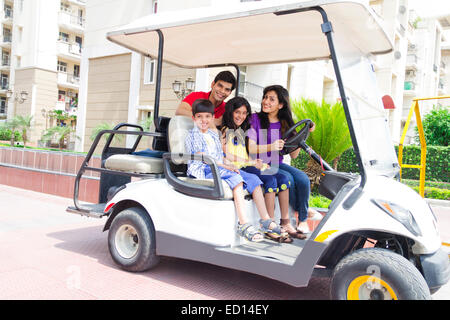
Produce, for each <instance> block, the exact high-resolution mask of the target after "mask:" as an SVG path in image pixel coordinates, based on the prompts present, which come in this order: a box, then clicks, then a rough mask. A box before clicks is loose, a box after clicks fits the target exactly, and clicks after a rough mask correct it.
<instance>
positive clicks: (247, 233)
mask: <svg viewBox="0 0 450 320" xmlns="http://www.w3.org/2000/svg"><path fill="white" fill-rule="evenodd" d="M237 234H238V235H240V236H241V237H244V238H245V239H247V240H248V241H251V242H261V241H263V240H264V237H263V234H262V233H261V232H260V231H259V230H256V229H255V227H254V226H252V225H251V224H250V223H244V224H239V223H238V229H237ZM257 235H259V236H261V237H260V238H256V239H254V238H255V236H257Z"/></svg>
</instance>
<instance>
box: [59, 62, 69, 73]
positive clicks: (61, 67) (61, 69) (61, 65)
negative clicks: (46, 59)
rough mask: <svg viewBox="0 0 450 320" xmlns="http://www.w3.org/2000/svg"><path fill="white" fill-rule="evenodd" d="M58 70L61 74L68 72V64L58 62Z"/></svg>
mask: <svg viewBox="0 0 450 320" xmlns="http://www.w3.org/2000/svg"><path fill="white" fill-rule="evenodd" d="M57 69H58V71H59V72H67V63H66V62H62V61H59V60H58V67H57Z"/></svg>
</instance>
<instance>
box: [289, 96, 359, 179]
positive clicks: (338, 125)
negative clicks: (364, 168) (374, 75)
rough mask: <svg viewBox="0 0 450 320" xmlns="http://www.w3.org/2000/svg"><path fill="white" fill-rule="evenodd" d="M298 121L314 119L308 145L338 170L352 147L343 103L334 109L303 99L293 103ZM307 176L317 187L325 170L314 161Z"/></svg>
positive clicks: (308, 164) (324, 104)
mask: <svg viewBox="0 0 450 320" xmlns="http://www.w3.org/2000/svg"><path fill="white" fill-rule="evenodd" d="M291 106H292V111H293V114H294V120H296V121H300V120H302V119H311V120H312V121H314V123H315V124H316V129H315V130H314V131H313V132H311V134H310V135H309V138H308V140H307V141H306V143H307V144H308V145H309V146H310V147H311V148H312V149H313V150H314V151H316V152H317V153H318V154H319V155H320V156H321V157H322V158H323V159H324V160H325V161H326V162H328V163H331V162H333V165H334V168H335V169H336V167H337V162H338V160H339V157H340V156H341V155H342V153H343V152H344V151H345V150H347V149H348V148H350V147H351V146H352V141H351V137H350V132H349V130H348V126H347V120H346V118H345V113H344V109H343V106H342V103H341V102H337V103H335V104H333V105H331V104H329V103H326V102H325V101H324V100H322V103H319V102H317V101H314V100H310V99H305V98H302V99H300V101H298V100H294V101H291ZM305 173H306V174H307V175H308V177H309V178H310V180H311V183H312V184H313V185H318V184H319V179H320V176H321V173H322V167H321V166H320V165H319V164H318V163H317V162H316V161H314V160H313V159H310V160H309V161H308V163H307V164H306V169H305Z"/></svg>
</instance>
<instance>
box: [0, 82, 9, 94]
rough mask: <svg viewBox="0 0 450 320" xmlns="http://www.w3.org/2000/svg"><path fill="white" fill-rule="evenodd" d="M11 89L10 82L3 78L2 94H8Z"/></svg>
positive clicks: (0, 88)
mask: <svg viewBox="0 0 450 320" xmlns="http://www.w3.org/2000/svg"><path fill="white" fill-rule="evenodd" d="M8 90H9V82H8V81H5V80H3V83H1V84H0V94H6V92H7V91H8Z"/></svg>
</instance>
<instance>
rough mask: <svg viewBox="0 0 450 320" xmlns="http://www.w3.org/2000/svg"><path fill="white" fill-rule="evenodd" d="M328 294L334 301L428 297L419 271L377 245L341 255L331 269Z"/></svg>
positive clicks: (393, 253)
mask: <svg viewBox="0 0 450 320" xmlns="http://www.w3.org/2000/svg"><path fill="white" fill-rule="evenodd" d="M374 280H375V282H373V281H374ZM330 296H331V299H334V300H347V299H361V300H363V299H398V300H429V299H431V295H430V290H429V288H428V285H427V283H426V282H425V279H424V278H423V276H422V274H421V273H420V272H419V270H418V269H417V268H416V267H415V266H414V265H413V264H412V263H411V262H409V261H408V260H406V259H405V258H404V257H402V256H401V255H399V254H396V253H395V252H392V251H389V250H386V249H380V248H367V249H360V250H356V251H355V252H353V253H350V254H349V255H348V256H346V257H344V258H343V259H342V260H341V261H340V262H339V263H338V264H337V266H336V267H335V269H334V272H333V276H332V279H331V286H330Z"/></svg>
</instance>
